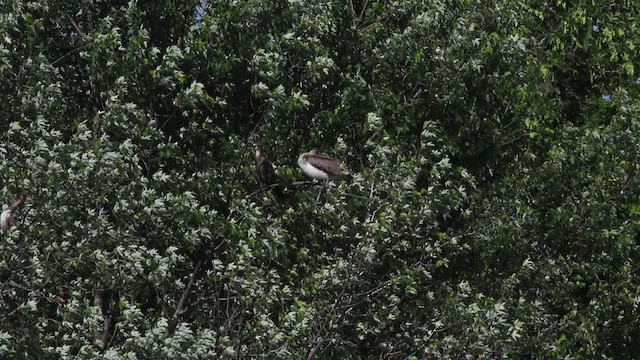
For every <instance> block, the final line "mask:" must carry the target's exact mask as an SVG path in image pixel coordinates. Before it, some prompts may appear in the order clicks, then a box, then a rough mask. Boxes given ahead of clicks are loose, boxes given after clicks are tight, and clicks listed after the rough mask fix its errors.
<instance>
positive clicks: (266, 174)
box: [256, 143, 284, 199]
mask: <svg viewBox="0 0 640 360" xmlns="http://www.w3.org/2000/svg"><path fill="white" fill-rule="evenodd" d="M256 172H257V173H258V178H260V181H261V182H262V183H263V184H265V185H273V184H277V183H278V178H277V177H276V172H275V171H274V170H273V165H271V162H270V161H269V159H267V157H266V156H265V155H264V152H262V144H261V143H256ZM273 194H274V195H275V196H276V197H277V198H278V199H282V198H284V191H283V189H282V185H278V186H276V187H274V188H273Z"/></svg>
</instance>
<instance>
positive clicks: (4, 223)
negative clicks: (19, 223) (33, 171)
mask: <svg viewBox="0 0 640 360" xmlns="http://www.w3.org/2000/svg"><path fill="white" fill-rule="evenodd" d="M23 203H24V195H20V196H18V198H17V199H16V201H14V202H13V204H12V205H11V206H9V207H8V208H7V209H5V210H4V211H3V212H2V214H0V228H2V232H3V233H6V232H7V231H9V229H10V228H11V227H12V226H14V225H15V224H16V218H15V217H14V216H13V211H14V210H15V209H17V208H18V207H19V206H20V205H22V204H23Z"/></svg>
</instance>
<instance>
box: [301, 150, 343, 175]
mask: <svg viewBox="0 0 640 360" xmlns="http://www.w3.org/2000/svg"><path fill="white" fill-rule="evenodd" d="M298 166H299V167H300V169H302V172H304V173H305V175H307V176H308V177H310V178H313V179H317V180H324V181H326V182H328V181H329V180H347V181H349V180H350V179H351V175H349V174H345V173H344V168H343V166H342V161H340V160H338V159H334V158H332V157H330V156H329V155H327V154H325V153H323V152H321V151H320V150H318V149H313V150H311V151H309V152H306V153H302V154H300V156H299V157H298Z"/></svg>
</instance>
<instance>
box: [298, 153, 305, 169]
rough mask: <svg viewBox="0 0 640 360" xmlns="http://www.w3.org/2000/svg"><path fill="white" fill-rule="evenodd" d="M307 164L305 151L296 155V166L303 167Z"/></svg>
mask: <svg viewBox="0 0 640 360" xmlns="http://www.w3.org/2000/svg"><path fill="white" fill-rule="evenodd" d="M305 165H307V153H302V154H300V156H298V166H300V167H303V166H305Z"/></svg>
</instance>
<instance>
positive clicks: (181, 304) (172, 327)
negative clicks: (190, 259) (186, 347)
mask: <svg viewBox="0 0 640 360" xmlns="http://www.w3.org/2000/svg"><path fill="white" fill-rule="evenodd" d="M200 267H202V259H200V260H198V262H197V263H196V266H195V267H194V268H193V273H192V274H191V278H190V279H189V283H188V284H187V286H186V287H185V288H184V291H183V292H182V296H181V297H180V301H178V306H176V311H175V312H174V313H173V316H172V317H171V320H169V326H168V327H167V331H166V332H165V335H166V336H173V334H174V332H175V331H176V326H177V325H178V318H179V317H180V315H182V314H184V312H185V311H186V310H185V302H186V301H187V297H188V296H189V292H190V291H191V288H192V287H193V284H194V283H195V281H196V276H197V275H198V272H199V271H200Z"/></svg>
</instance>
